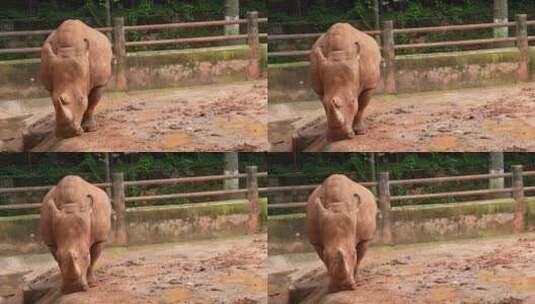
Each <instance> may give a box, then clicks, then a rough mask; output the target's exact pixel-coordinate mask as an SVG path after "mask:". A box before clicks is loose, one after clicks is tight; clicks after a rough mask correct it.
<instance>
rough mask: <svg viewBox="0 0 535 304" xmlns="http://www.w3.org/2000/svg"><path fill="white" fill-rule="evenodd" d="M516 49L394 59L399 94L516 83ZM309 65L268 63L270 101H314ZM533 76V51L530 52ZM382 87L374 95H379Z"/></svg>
mask: <svg viewBox="0 0 535 304" xmlns="http://www.w3.org/2000/svg"><path fill="white" fill-rule="evenodd" d="M518 58H519V51H518V49H517V48H502V49H492V50H480V51H463V52H446V53H433V54H418V55H401V56H396V61H395V65H396V74H395V76H396V85H397V89H398V92H399V93H410V92H424V91H433V90H451V89H460V88H471V87H485V86H494V85H503V84H507V83H515V82H517V81H518ZM308 66H309V64H308V62H296V63H284V64H270V65H269V67H268V70H269V101H270V102H291V101H305V100H316V99H317V96H316V94H315V93H314V91H313V90H312V89H311V86H310V81H309V71H308ZM530 71H531V74H532V75H533V74H535V48H533V47H532V48H531V52H530ZM382 91H383V84H382V81H381V84H380V85H379V88H378V89H377V93H382Z"/></svg>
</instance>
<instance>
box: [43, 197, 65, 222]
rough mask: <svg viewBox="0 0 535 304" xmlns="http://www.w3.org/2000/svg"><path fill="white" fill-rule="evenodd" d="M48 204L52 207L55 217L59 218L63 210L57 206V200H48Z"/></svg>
mask: <svg viewBox="0 0 535 304" xmlns="http://www.w3.org/2000/svg"><path fill="white" fill-rule="evenodd" d="M47 204H48V208H50V211H51V212H52V217H53V218H59V217H60V216H62V215H63V212H62V211H61V210H59V209H58V207H57V206H56V202H55V201H54V200H53V199H50V200H48V202H47Z"/></svg>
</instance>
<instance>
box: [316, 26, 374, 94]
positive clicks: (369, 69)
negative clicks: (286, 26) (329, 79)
mask: <svg viewBox="0 0 535 304" xmlns="http://www.w3.org/2000/svg"><path fill="white" fill-rule="evenodd" d="M357 42H358V43H359V46H360V86H361V91H363V90H365V89H374V88H376V87H377V86H378V85H379V80H380V76H381V74H380V73H381V71H380V64H381V52H380V49H379V45H378V44H377V42H376V41H375V39H373V38H372V37H371V36H369V35H368V34H366V33H364V32H362V31H360V30H358V29H356V28H354V27H353V26H352V25H350V24H348V23H336V24H334V25H333V26H331V27H330V28H329V30H328V31H327V33H325V34H323V35H322V36H321V37H320V38H319V39H318V40H317V41H316V43H314V46H313V47H312V50H313V51H312V53H311V56H310V59H311V60H310V62H311V68H310V73H311V80H312V84H313V87H314V89H315V90H316V93H318V92H317V89H316V87H318V88H319V87H321V78H320V77H319V70H318V64H317V62H318V60H317V58H316V55H315V54H314V50H315V49H316V48H319V47H321V48H322V50H323V52H324V56H326V57H328V56H329V53H330V52H333V51H346V52H347V53H348V54H351V53H353V52H354V45H355V43H357ZM318 94H319V93H318Z"/></svg>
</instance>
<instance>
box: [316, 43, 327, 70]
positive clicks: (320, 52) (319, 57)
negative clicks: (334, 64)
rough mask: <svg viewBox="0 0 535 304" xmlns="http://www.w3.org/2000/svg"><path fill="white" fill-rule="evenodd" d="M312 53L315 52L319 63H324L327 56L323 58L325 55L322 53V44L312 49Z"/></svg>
mask: <svg viewBox="0 0 535 304" xmlns="http://www.w3.org/2000/svg"><path fill="white" fill-rule="evenodd" d="M314 54H316V57H318V61H319V63H320V65H324V64H325V63H327V58H325V55H324V54H323V46H322V45H320V46H318V47H317V48H316V49H315V50H314Z"/></svg>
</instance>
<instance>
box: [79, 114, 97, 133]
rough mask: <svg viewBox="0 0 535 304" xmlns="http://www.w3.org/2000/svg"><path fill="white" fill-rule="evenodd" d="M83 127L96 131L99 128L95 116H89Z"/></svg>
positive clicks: (85, 129)
mask: <svg viewBox="0 0 535 304" xmlns="http://www.w3.org/2000/svg"><path fill="white" fill-rule="evenodd" d="M82 128H84V131H86V132H95V131H96V130H97V122H96V121H95V119H94V118H93V117H91V118H88V119H86V120H84V122H83V123H82Z"/></svg>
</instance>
